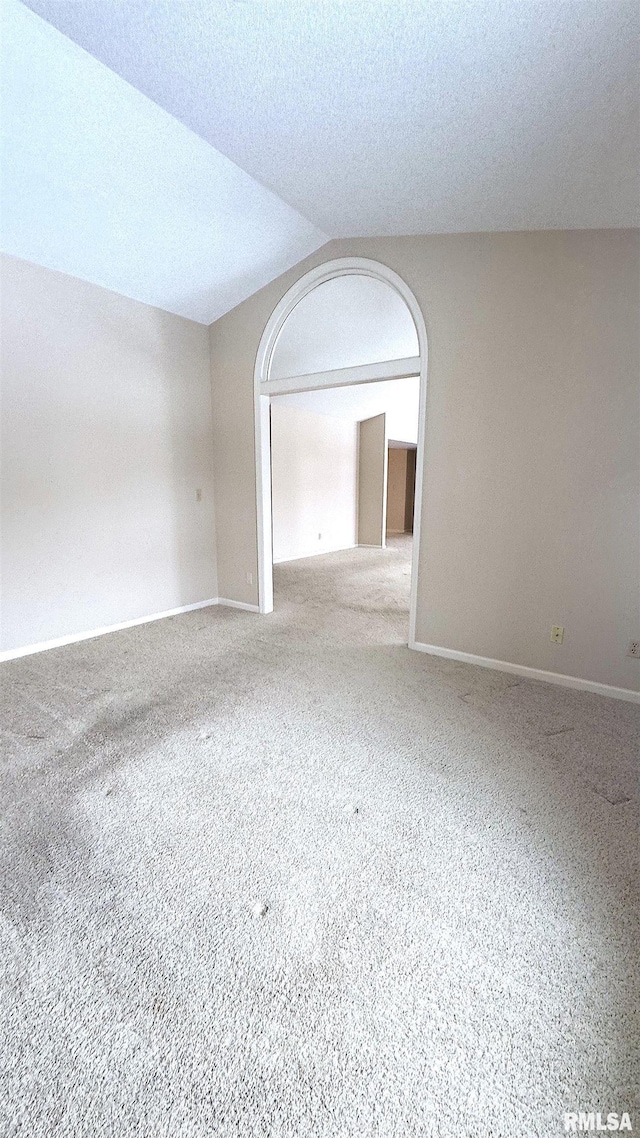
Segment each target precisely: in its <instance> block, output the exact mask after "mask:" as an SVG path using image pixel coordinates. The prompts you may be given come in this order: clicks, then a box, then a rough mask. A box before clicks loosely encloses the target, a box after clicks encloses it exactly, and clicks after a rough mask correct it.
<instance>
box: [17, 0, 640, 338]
mask: <svg viewBox="0 0 640 1138" xmlns="http://www.w3.org/2000/svg"><path fill="white" fill-rule="evenodd" d="M29 9H32V10H31V11H30V10H29ZM34 13H35V14H34ZM2 14H3V17H4V19H3V22H4V25H5V27H4V34H3V55H4V67H3V84H4V92H3V125H4V129H5V132H6V137H5V140H4V142H3V150H2V166H3V175H2V195H3V214H2V241H3V247H4V248H5V250H6V251H8V252H11V253H14V254H15V255H17V256H20V257H23V258H25V259H27V260H32V261H35V262H37V263H39V264H43V265H47V266H49V267H51V268H56V269H59V270H61V271H63V272H68V273H71V274H73V275H75V276H78V277H83V278H85V279H87V280H91V281H94V282H95V283H99V284H103V285H105V286H106V287H108V288H111V289H114V290H116V291H118V292H122V293H124V294H125V295H128V296H132V297H135V298H136V299H139V300H143V301H146V302H147V303H150V304H155V305H157V306H159V307H161V308H165V309H167V310H169V311H172V312H178V313H180V314H182V315H185V316H190V317H192V318H193V319H196V320H199V321H202V322H204V323H209V322H211V321H213V320H214V319H216V318H217V317H218V316H220V315H221V314H222V313H224V312H226V311H228V309H230V308H232V307H233V306H234V305H236V304H237V303H239V301H241V300H242V299H244V298H245V297H246V296H249V295H250V294H251V293H253V292H255V291H256V290H257V289H258V288H260V287H261V286H262V285H264V284H266V283H267V282H268V281H269V280H272V279H274V278H275V277H276V276H278V275H279V274H280V273H281V272H283V271H285V270H286V269H287V268H289V267H291V266H292V265H293V264H295V263H296V262H297V261H299V260H300V259H302V258H303V257H304V256H306V255H307V254H309V253H310V252H312V251H313V250H314V249H317V248H319V247H320V246H321V245H322V244H323V243H324V242H325V241H326V240H327V239H328V237H334V236H349V235H353V236H357V235H367V234H377V235H391V234H396V233H398V234H411V233H430V232H435V233H437V232H461V231H465V230H467V231H468V230H485V231H491V230H510V229H544V228H594V227H616V226H631V225H636V224H639V223H640V216H639V203H638V189H637V187H638V129H639V105H638V104H639V98H638V65H639V58H638V43H639V38H638V37H639V19H640V6H639V5H638V4H637V2H636V0H401V2H400V0H295V3H294V2H292V0H126V2H123V0H82V2H78V0H29V5H28V7H27V6H25V5H23V4H20V3H19V2H18V0H3V2H2ZM40 17H43V18H40ZM62 33H64V34H62ZM82 49H86V50H82Z"/></svg>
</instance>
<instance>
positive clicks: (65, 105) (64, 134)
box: [1, 0, 326, 324]
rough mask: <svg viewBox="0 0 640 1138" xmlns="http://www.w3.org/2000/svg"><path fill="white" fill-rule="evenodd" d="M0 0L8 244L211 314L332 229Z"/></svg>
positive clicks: (42, 261) (181, 308)
mask: <svg viewBox="0 0 640 1138" xmlns="http://www.w3.org/2000/svg"><path fill="white" fill-rule="evenodd" d="M1 2H2V24H3V28H2V31H3V34H2V69H1V72H2V74H1V82H2V128H3V138H2V152H1V157H2V224H1V237H2V247H3V249H4V251H5V252H7V253H11V254H14V255H15V256H18V257H22V258H23V259H24V260H27V261H32V262H34V263H36V264H39V265H44V266H46V267H47V268H51V269H57V270H59V271H61V272H65V273H70V274H71V275H72V276H75V277H80V278H82V279H84V280H88V281H92V282H93V283H94V284H100V285H104V286H105V287H106V288H109V289H113V290H114V291H115V292H119V293H122V294H123V295H125V296H130V297H133V298H134V299H135V300H141V301H145V302H146V303H147V304H153V305H155V306H157V307H159V308H163V309H166V310H167V311H169V312H175V313H178V314H180V315H182V316H188V317H190V318H192V319H193V320H198V321H201V322H202V323H205V324H209V323H211V322H212V321H213V320H215V319H216V318H217V317H218V316H221V315H222V314H223V313H224V312H227V311H228V310H229V309H230V308H233V307H234V305H236V304H238V303H239V302H240V301H241V300H244V299H245V297H247V296H249V295H250V294H251V293H253V292H255V291H256V290H257V289H259V288H261V287H262V286H263V285H265V284H267V283H268V282H269V281H270V280H273V279H274V278H275V277H277V276H279V275H280V274H281V273H282V272H284V271H285V270H286V269H288V268H290V267H291V266H292V265H294V264H296V263H297V262H298V261H299V260H300V259H301V258H302V257H305V256H306V255H307V254H308V253H310V252H312V251H313V250H314V249H317V248H319V247H320V246H321V245H323V244H324V243H325V241H326V237H325V235H324V234H323V233H320V232H319V231H318V230H317V229H316V228H315V227H314V226H313V225H312V224H311V223H310V222H309V221H307V220H306V219H305V218H303V217H301V216H300V214H298V213H296V212H295V211H294V210H293V209H292V208H291V207H290V206H288V205H287V204H286V203H285V202H283V201H282V200H281V199H280V198H279V197H277V196H276V195H275V194H273V193H271V192H270V191H269V190H267V189H265V187H264V186H263V185H261V184H260V183H258V182H256V181H255V180H254V179H253V178H251V177H250V175H249V174H247V173H245V171H243V170H241V169H239V168H238V166H236V165H234V163H233V162H231V161H230V160H229V159H228V158H227V157H225V156H224V155H223V154H220V153H219V152H218V151H217V150H215V149H214V148H213V147H212V146H211V145H210V144H209V143H208V142H205V141H204V140H203V139H202V138H200V137H199V136H198V135H196V134H194V133H193V131H191V130H189V129H188V128H187V127H186V126H184V125H183V124H182V123H180V122H178V121H177V120H176V119H175V118H174V117H173V116H172V115H170V114H168V113H167V111H165V110H163V109H162V108H161V107H159V106H157V105H156V104H155V103H154V102H152V101H151V100H150V99H148V98H147V97H146V96H145V95H142V94H141V93H140V92H139V91H137V90H136V89H135V88H134V87H131V86H130V85H129V84H128V83H126V82H125V81H124V80H123V79H121V78H120V77H119V76H117V75H115V74H114V73H113V71H110V70H109V69H108V68H107V67H105V66H104V65H103V64H102V63H99V62H98V60H96V59H94V58H93V56H91V55H88V54H87V52H85V51H83V50H82V49H81V48H80V47H78V46H77V45H76V44H75V43H72V42H71V41H70V40H69V39H67V38H66V37H65V36H64V35H61V34H60V32H58V31H56V29H55V28H53V27H51V25H50V24H48V23H46V22H45V21H44V20H42V19H40V18H39V17H38V16H35V15H34V14H33V12H30V11H29V10H28V9H27V8H25V7H23V6H22V5H20V4H17V3H14V2H13V0H1Z"/></svg>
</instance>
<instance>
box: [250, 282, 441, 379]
mask: <svg viewBox="0 0 640 1138" xmlns="http://www.w3.org/2000/svg"><path fill="white" fill-rule="evenodd" d="M419 354H420V345H419V343H418V336H417V333H416V329H415V325H414V323H413V319H412V316H411V313H410V312H409V309H408V308H407V306H406V304H405V302H404V300H403V299H402V297H401V296H400V295H399V293H397V292H396V290H395V289H394V288H392V287H391V285H390V284H386V283H385V282H384V281H379V280H374V279H373V277H367V276H359V275H353V276H343V277H334V279H333V280H329V281H325V283H324V284H321V285H318V286H317V287H316V288H314V289H312V291H311V292H310V293H307V295H306V296H304V297H303V298H302V300H300V301H299V302H298V304H297V305H296V307H295V308H294V310H293V312H292V313H291V314H290V316H289V317H288V318H287V319H286V320H285V322H284V324H283V326H282V330H281V332H280V335H279V336H278V339H277V341H276V345H275V348H274V350H273V355H272V357H271V368H270V371H269V379H283V378H284V377H286V376H294V375H309V373H310V372H314V371H330V370H332V369H333V368H341V367H358V366H359V365H360V364H368V363H380V362H381V361H382V360H399V359H406V358H407V357H408V356H417V355H419Z"/></svg>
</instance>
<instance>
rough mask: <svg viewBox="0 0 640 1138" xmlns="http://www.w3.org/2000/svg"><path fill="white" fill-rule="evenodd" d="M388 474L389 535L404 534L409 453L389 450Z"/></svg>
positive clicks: (397, 448) (393, 449)
mask: <svg viewBox="0 0 640 1138" xmlns="http://www.w3.org/2000/svg"><path fill="white" fill-rule="evenodd" d="M388 457H389V462H388V474H387V533H404V520H405V518H404V516H405V508H406V500H407V451H406V449H405V448H404V447H390V448H389V456H388Z"/></svg>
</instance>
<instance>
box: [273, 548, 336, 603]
mask: <svg viewBox="0 0 640 1138" xmlns="http://www.w3.org/2000/svg"><path fill="white" fill-rule="evenodd" d="M357 548H358V546H357V545H336V546H332V548H331V549H312V550H311V551H310V552H309V553H297V554H296V556H295V557H274V559H273V564H274V565H288V564H289V563H290V562H291V561H306V560H307V558H308V557H322V555H323V553H342V551H343V550H344V549H357ZM256 611H257V609H256Z"/></svg>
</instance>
